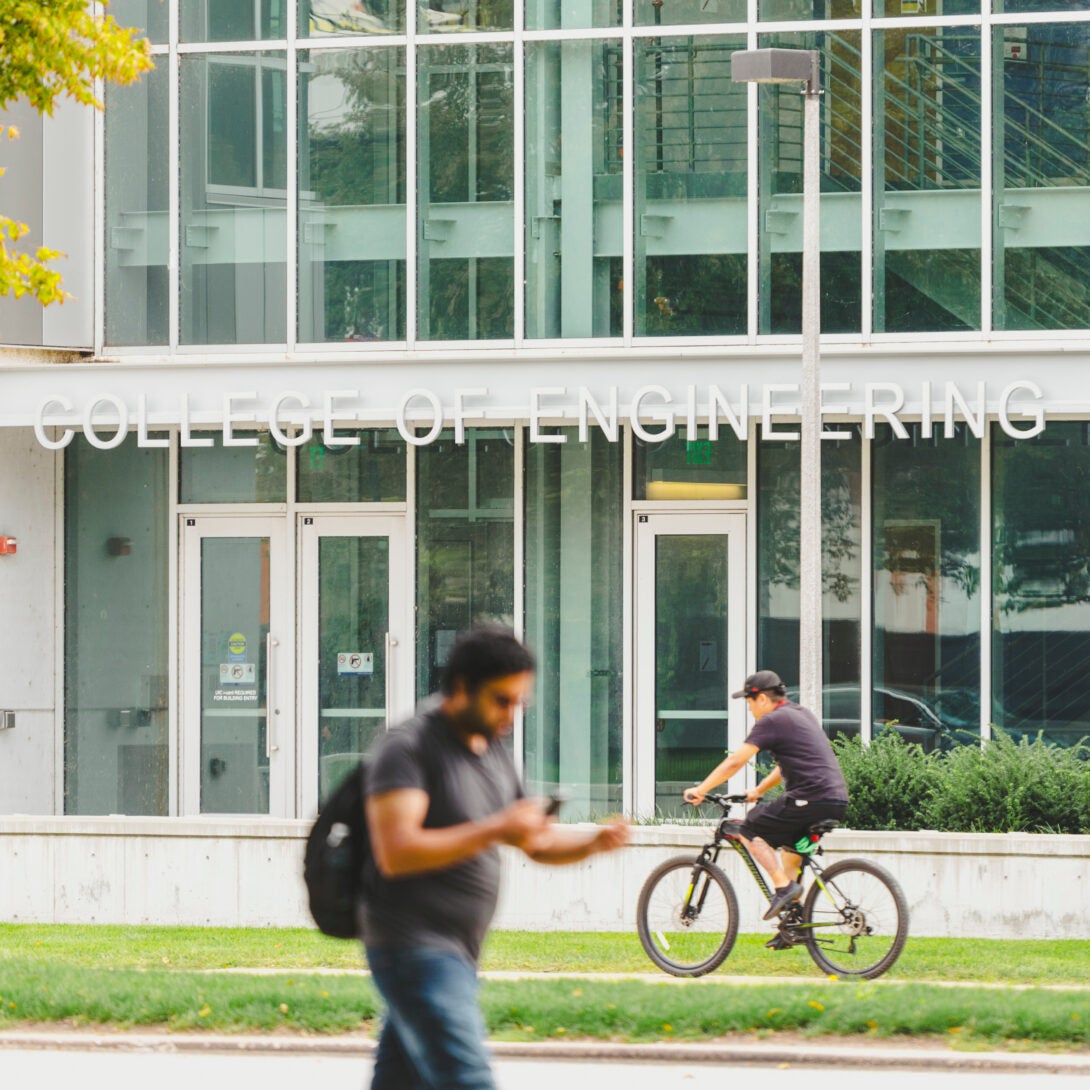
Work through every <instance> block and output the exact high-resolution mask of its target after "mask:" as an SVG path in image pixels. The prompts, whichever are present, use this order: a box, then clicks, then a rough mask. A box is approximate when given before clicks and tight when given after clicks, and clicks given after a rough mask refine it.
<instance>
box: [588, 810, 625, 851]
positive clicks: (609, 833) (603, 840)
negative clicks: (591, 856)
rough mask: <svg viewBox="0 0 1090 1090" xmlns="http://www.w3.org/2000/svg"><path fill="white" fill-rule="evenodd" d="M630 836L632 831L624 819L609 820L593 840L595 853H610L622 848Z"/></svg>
mask: <svg viewBox="0 0 1090 1090" xmlns="http://www.w3.org/2000/svg"><path fill="white" fill-rule="evenodd" d="M631 836H632V830H631V829H630V828H629V825H628V822H627V821H625V820H624V818H610V820H609V821H607V822H606V823H605V824H604V825H602V826H601V827H600V828H599V829H598V833H597V835H596V836H595V838H594V850H595V851H596V852H612V851H615V850H616V849H617V848H623V847H624V846H625V845H626V844H627V843H628V841H629V839H630V838H631Z"/></svg>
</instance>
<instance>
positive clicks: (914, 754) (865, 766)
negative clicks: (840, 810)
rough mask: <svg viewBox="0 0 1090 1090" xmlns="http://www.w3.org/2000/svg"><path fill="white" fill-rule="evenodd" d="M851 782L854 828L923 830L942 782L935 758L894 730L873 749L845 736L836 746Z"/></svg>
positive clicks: (848, 818)
mask: <svg viewBox="0 0 1090 1090" xmlns="http://www.w3.org/2000/svg"><path fill="white" fill-rule="evenodd" d="M833 749H834V750H835V751H836V756H837V760H838V761H839V762H840V768H841V771H842V772H843V773H844V779H845V780H846V781H847V784H848V795H849V799H850V801H849V803H848V813H847V814H846V815H845V818H844V824H845V825H846V826H848V827H849V828H851V829H918V828H920V826H921V816H922V814H923V812H924V808H925V807H926V806H927V804H928V801H929V799H930V797H931V794H932V792H933V791H934V790H935V789H936V787H937V785H938V783H939V782H940V780H941V778H942V773H941V769H940V763H939V760H938V758H937V757H936V755H935V754H930V753H924V751H923V750H922V749H921V748H920V747H919V746H918V745H916V744H915V743H906V742H904V741H903V740H902V739H901V736H900V735H899V734H897V732H896V731H894V730H886V731H883V733H882V734H880V735H879V736H878V737H877V738H875V739H874V740H873V741H872V742H871V744H870V745H869V746H864V745H863V744H862V742H861V741H860V739H859V738H845V737H844V736H843V735H841V736H840V737H838V738H836V739H835V740H834V742H833Z"/></svg>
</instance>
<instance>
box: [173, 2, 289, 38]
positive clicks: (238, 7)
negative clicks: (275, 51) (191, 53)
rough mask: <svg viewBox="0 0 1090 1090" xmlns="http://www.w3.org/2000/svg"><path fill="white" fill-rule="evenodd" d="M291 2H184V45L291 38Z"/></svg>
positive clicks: (182, 24) (182, 32)
mask: <svg viewBox="0 0 1090 1090" xmlns="http://www.w3.org/2000/svg"><path fill="white" fill-rule="evenodd" d="M290 4H291V0H181V5H182V13H181V38H182V41H183V42H257V41H265V40H267V39H270V38H286V37H287V36H288V22H287V21H288V12H289V11H290V10H291V8H290Z"/></svg>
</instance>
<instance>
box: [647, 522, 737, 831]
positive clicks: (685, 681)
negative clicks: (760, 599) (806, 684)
mask: <svg viewBox="0 0 1090 1090" xmlns="http://www.w3.org/2000/svg"><path fill="white" fill-rule="evenodd" d="M634 517H635V520H636V525H635V535H634V537H635V580H636V582H635V587H636V592H635V596H634V601H635V632H636V641H635V643H636V664H635V667H636V669H635V678H636V692H635V696H636V704H635V710H636V762H635V763H636V775H635V786H636V797H635V800H634V801H635V809H636V811H637V813H640V814H644V815H650V814H655V813H658V814H660V815H662V816H664V817H676V816H685V815H691V814H692V813H693V811H692V809H691V807H689V806H688V805H687V804H686V803H684V802H682V800H681V792H682V791H683V790H684V789H685V788H686V787H689V786H691V785H692V784H694V783H697V782H699V781H700V780H701V779H703V778H704V776H705V775H706V774H707V773H708V772H710V771H711V769H712V768H714V767H715V765H717V764H718V763H719V762H720V761H721V760H722V759H723V756H724V754H725V752H726V751H727V750H730V749H733V748H734V747H735V746H737V745H739V744H740V743H741V742H742V740H743V736H744V731H745V708H744V707H743V706H742V701H731V699H730V693H731V691H732V689H733V688H734V687H735V686H738V685H740V684H741V682H742V679H743V678H744V677H745V668H746V661H747V657H746V648H745V639H746V564H745V540H746V537H745V530H746V516H745V514H744V513H742V512H734V511H731V512H722V513H719V512H715V513H705V512H701V513H694V512H674V511H671V512H668V513H658V512H638V513H637V514H636V515H635V516H634ZM733 786H734V787H735V788H737V789H739V790H740V789H741V777H739V780H738V782H737V783H736V784H734V785H733Z"/></svg>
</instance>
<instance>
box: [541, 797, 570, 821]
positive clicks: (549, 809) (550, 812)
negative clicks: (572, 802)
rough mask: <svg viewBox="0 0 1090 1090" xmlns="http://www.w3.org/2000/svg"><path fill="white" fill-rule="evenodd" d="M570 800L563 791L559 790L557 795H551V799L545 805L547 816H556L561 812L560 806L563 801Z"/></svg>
mask: <svg viewBox="0 0 1090 1090" xmlns="http://www.w3.org/2000/svg"><path fill="white" fill-rule="evenodd" d="M567 801H568V796H567V794H566V793H565V792H563V791H558V792H557V793H556V794H555V795H550V796H549V801H548V803H547V804H546V806H545V816H546V817H556V815H557V814H558V813H560V807H561V805H562V804H563V803H565V802H567Z"/></svg>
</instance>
